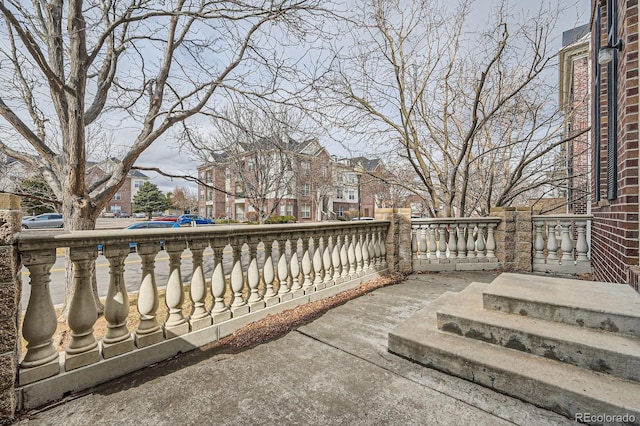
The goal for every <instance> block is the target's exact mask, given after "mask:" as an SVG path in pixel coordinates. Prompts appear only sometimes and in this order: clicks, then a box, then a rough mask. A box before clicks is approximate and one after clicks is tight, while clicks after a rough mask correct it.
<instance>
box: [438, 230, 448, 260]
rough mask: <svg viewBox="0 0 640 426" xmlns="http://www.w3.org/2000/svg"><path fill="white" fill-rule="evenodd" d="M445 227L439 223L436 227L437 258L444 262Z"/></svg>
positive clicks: (445, 252)
mask: <svg viewBox="0 0 640 426" xmlns="http://www.w3.org/2000/svg"><path fill="white" fill-rule="evenodd" d="M446 232H447V225H445V224H444V223H441V224H439V225H438V258H439V259H440V260H444V259H446V258H447V238H446V235H445V234H446Z"/></svg>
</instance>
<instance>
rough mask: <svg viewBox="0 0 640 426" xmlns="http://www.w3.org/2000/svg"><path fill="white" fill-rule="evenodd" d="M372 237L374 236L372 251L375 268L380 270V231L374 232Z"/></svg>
mask: <svg viewBox="0 0 640 426" xmlns="http://www.w3.org/2000/svg"><path fill="white" fill-rule="evenodd" d="M373 238H374V244H373V252H374V253H375V257H376V269H377V270H380V269H382V247H381V245H382V242H381V241H380V233H379V232H374V233H373Z"/></svg>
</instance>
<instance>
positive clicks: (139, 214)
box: [133, 212, 147, 219]
mask: <svg viewBox="0 0 640 426" xmlns="http://www.w3.org/2000/svg"><path fill="white" fill-rule="evenodd" d="M133 217H135V218H137V219H144V218H145V217H147V214H146V213H145V212H138V213H134V214H133Z"/></svg>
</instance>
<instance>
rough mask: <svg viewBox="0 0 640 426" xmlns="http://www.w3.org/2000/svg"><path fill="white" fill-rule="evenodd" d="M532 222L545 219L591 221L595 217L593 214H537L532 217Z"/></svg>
mask: <svg viewBox="0 0 640 426" xmlns="http://www.w3.org/2000/svg"><path fill="white" fill-rule="evenodd" d="M531 219H532V220H544V219H558V220H561V219H582V220H589V219H593V215H591V214H569V213H561V214H536V215H531Z"/></svg>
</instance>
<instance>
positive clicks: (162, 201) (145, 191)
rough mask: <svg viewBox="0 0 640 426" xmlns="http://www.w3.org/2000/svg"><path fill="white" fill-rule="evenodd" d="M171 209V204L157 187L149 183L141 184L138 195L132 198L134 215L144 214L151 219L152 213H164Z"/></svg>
mask: <svg viewBox="0 0 640 426" xmlns="http://www.w3.org/2000/svg"><path fill="white" fill-rule="evenodd" d="M169 207H171V203H170V202H169V200H167V197H165V196H164V194H163V193H162V192H160V190H159V189H158V186H157V185H154V184H153V183H151V182H145V183H143V184H142V185H141V186H140V188H138V193H137V194H136V195H135V196H134V197H133V211H134V212H135V213H140V212H144V213H146V214H147V217H148V218H149V219H151V215H152V214H153V212H159V211H164V210H166V209H168V208H169Z"/></svg>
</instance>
